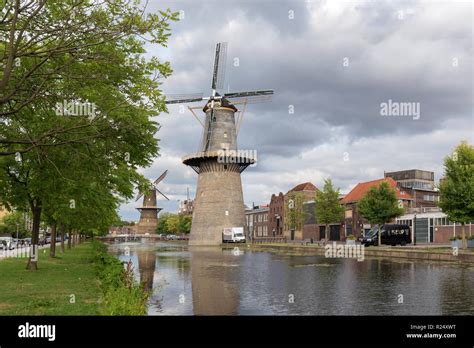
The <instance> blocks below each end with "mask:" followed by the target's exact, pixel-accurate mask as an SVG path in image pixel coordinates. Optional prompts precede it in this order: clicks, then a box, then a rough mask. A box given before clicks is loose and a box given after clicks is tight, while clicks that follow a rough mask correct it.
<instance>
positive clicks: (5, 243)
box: [0, 237, 15, 250]
mask: <svg viewBox="0 0 474 348" xmlns="http://www.w3.org/2000/svg"><path fill="white" fill-rule="evenodd" d="M0 248H1V249H3V250H13V249H15V243H13V238H12V237H1V238H0Z"/></svg>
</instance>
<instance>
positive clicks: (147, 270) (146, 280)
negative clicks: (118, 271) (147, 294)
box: [136, 249, 156, 291]
mask: <svg viewBox="0 0 474 348" xmlns="http://www.w3.org/2000/svg"><path fill="white" fill-rule="evenodd" d="M136 254H137V258H138V272H139V273H140V283H141V284H143V286H144V288H145V290H147V291H151V290H152V289H153V279H154V276H155V265H156V251H155V250H154V249H150V250H148V249H147V250H137V251H136Z"/></svg>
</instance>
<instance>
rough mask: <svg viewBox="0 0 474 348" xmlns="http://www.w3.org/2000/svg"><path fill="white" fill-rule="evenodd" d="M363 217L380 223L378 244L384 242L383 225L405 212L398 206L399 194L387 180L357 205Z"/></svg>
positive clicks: (371, 190)
mask: <svg viewBox="0 0 474 348" xmlns="http://www.w3.org/2000/svg"><path fill="white" fill-rule="evenodd" d="M357 209H358V210H359V213H360V215H361V216H362V217H364V218H365V219H367V221H369V222H370V223H371V224H377V225H379V233H378V245H381V244H382V225H383V224H385V223H387V222H388V221H390V220H392V219H394V218H395V217H397V216H400V215H402V214H403V211H404V210H403V208H400V207H399V206H398V199H397V194H396V192H395V190H394V189H392V188H391V187H390V185H389V184H388V183H387V182H382V183H381V184H380V185H379V186H378V187H372V188H371V189H370V190H369V192H367V194H366V195H365V196H364V197H362V199H361V200H360V201H359V203H358V205H357Z"/></svg>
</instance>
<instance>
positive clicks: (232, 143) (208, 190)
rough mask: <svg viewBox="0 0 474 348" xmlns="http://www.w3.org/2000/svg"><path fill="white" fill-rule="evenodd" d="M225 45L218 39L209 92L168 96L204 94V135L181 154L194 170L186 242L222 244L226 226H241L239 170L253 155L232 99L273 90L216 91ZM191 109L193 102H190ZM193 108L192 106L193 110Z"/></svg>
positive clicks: (255, 97) (247, 99) (186, 99)
mask: <svg viewBox="0 0 474 348" xmlns="http://www.w3.org/2000/svg"><path fill="white" fill-rule="evenodd" d="M226 52H227V45H226V44H225V43H218V44H217V47H216V55H215V60H214V71H213V76H212V85H211V88H212V94H211V96H210V97H205V98H203V97H202V94H201V95H200V96H199V97H197V96H196V95H192V96H191V95H188V96H183V95H180V97H179V98H177V99H169V100H167V101H166V103H167V104H178V103H191V102H199V101H203V100H206V101H207V103H206V105H205V106H204V108H203V112H204V114H205V119H204V122H201V121H200V119H199V118H198V121H199V122H200V123H201V125H202V126H203V137H202V142H201V145H200V148H199V152H197V153H194V154H191V155H188V156H186V157H184V158H183V163H184V164H186V165H188V166H190V167H191V168H192V169H193V170H194V171H195V172H196V173H197V174H198V184H197V189H196V199H195V201H194V213H193V221H192V227H191V234H190V239H189V245H220V244H221V243H222V232H223V230H224V228H231V227H243V226H244V223H245V210H244V201H243V192H242V182H241V179H240V174H241V173H242V172H243V171H244V170H245V169H246V168H247V167H248V166H249V165H251V164H253V163H255V156H252V155H249V154H248V152H249V151H239V150H238V148H237V133H238V129H239V128H240V122H241V120H242V117H243V113H241V114H240V117H239V118H237V117H236V113H237V112H238V109H237V108H236V107H235V105H236V104H244V108H245V105H246V104H247V103H252V102H258V101H263V100H264V99H268V97H269V96H271V95H272V94H273V90H261V91H252V92H235V93H225V94H223V95H220V94H219V93H217V90H218V89H222V85H223V75H224V70H225V60H226ZM189 109H190V110H191V111H192V108H189ZM193 114H194V112H193ZM195 116H196V115H195Z"/></svg>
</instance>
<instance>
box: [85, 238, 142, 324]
mask: <svg viewBox="0 0 474 348" xmlns="http://www.w3.org/2000/svg"><path fill="white" fill-rule="evenodd" d="M93 248H94V264H95V267H96V272H97V277H98V278H99V280H100V284H101V288H102V291H103V296H104V301H103V305H104V311H105V314H106V315H145V314H147V302H148V298H149V293H148V292H147V291H146V290H145V289H144V288H143V286H142V285H141V284H139V283H138V282H136V281H135V279H134V275H133V271H132V268H131V265H130V264H129V265H128V267H127V269H125V268H124V266H123V263H122V262H121V261H119V260H118V259H117V258H115V257H113V256H112V255H110V254H109V253H108V252H107V247H106V246H105V245H104V244H102V243H100V242H98V241H94V242H93Z"/></svg>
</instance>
